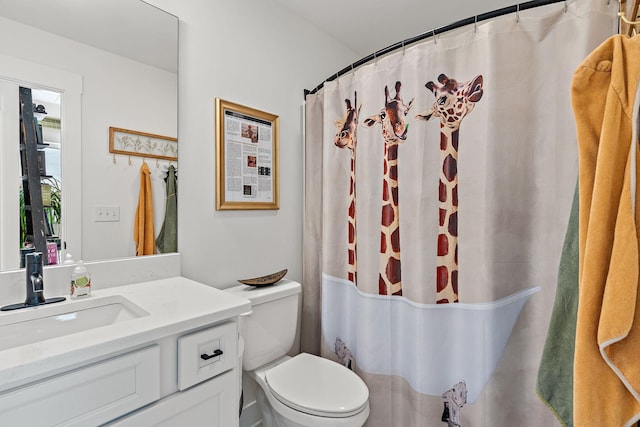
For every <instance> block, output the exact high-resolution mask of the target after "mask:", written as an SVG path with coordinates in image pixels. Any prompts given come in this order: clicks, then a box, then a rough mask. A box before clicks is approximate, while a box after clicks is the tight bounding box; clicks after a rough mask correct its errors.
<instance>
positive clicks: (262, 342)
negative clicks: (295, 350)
mask: <svg viewBox="0 0 640 427" xmlns="http://www.w3.org/2000/svg"><path fill="white" fill-rule="evenodd" d="M224 291H225V292H229V293H232V294H234V295H237V296H240V297H243V298H246V299H248V300H249V301H251V310H252V312H251V313H250V314H247V315H242V316H240V321H239V332H240V336H241V337H242V338H243V339H244V357H243V359H242V369H243V370H244V371H252V370H254V369H256V368H259V367H260V366H263V365H266V364H267V363H270V362H272V361H275V360H277V359H278V358H280V357H282V356H284V355H285V354H287V353H288V352H289V350H291V346H292V345H293V342H294V341H295V337H296V330H297V326H298V307H299V303H300V293H301V292H302V286H301V285H300V283H298V282H294V281H291V280H286V279H283V280H281V281H279V282H278V283H276V284H274V285H270V286H263V287H254V286H248V285H240V286H234V287H231V288H227V289H224Z"/></svg>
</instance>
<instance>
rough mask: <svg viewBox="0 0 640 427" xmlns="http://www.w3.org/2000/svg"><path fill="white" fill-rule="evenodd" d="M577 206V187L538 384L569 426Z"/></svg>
mask: <svg viewBox="0 0 640 427" xmlns="http://www.w3.org/2000/svg"><path fill="white" fill-rule="evenodd" d="M578 207H579V203H578V187H577V186H576V190H575V193H574V196H573V204H572V206H571V214H570V216H569V225H568V227H567V233H566V234H565V239H564V245H563V247H562V256H561V257H560V268H559V271H558V287H557V289H556V299H555V302H554V305H553V311H552V313H551V322H550V323H549V332H548V334H547V340H546V342H545V345H544V351H543V353H542V360H541V362H540V368H539V370H538V384H537V387H536V391H537V393H538V396H539V397H540V399H542V401H543V402H544V403H545V404H546V405H547V406H548V407H549V409H551V411H552V412H553V414H554V415H555V416H556V418H558V421H560V423H562V425H564V426H566V427H572V426H573V355H574V351H575V341H576V321H577V317H578V251H579V240H578V211H579V209H578Z"/></svg>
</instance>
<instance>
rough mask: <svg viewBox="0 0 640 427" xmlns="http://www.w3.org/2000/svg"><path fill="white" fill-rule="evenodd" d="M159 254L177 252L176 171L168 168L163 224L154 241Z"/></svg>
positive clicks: (170, 167) (171, 167)
mask: <svg viewBox="0 0 640 427" xmlns="http://www.w3.org/2000/svg"><path fill="white" fill-rule="evenodd" d="M156 246H157V247H158V251H159V252H160V253H163V254H166V253H169V252H178V182H177V176H176V169H175V168H174V167H173V165H171V166H169V171H168V173H167V201H166V205H165V211H164V222H163V223H162V228H161V229H160V234H158V238H157V239H156Z"/></svg>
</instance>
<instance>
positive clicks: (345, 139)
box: [333, 92, 362, 150]
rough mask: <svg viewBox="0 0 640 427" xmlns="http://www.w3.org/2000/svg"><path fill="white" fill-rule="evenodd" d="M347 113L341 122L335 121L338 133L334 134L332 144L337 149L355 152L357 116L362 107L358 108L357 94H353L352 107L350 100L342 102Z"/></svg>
mask: <svg viewBox="0 0 640 427" xmlns="http://www.w3.org/2000/svg"><path fill="white" fill-rule="evenodd" d="M344 102H345V104H346V106H347V111H346V112H345V113H344V117H343V118H342V120H336V121H335V125H336V128H338V132H337V133H336V137H335V139H334V140H333V142H334V143H335V144H336V146H338V147H339V148H345V147H346V148H349V149H350V150H355V148H356V142H357V135H356V133H357V131H358V115H359V114H360V108H362V105H360V106H358V92H354V93H353V103H354V106H353V107H352V106H351V100H349V98H347V99H345V100H344Z"/></svg>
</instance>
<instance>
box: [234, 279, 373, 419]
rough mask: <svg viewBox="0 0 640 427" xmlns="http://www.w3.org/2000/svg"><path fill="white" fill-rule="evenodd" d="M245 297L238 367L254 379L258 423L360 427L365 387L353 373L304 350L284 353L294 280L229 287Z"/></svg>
mask: <svg viewBox="0 0 640 427" xmlns="http://www.w3.org/2000/svg"><path fill="white" fill-rule="evenodd" d="M225 291H227V292H230V293H233V294H234V295H238V296H241V297H243V298H246V299H248V300H250V301H251V305H252V307H251V308H252V311H251V313H249V314H247V315H243V316H241V317H240V324H239V327H240V336H241V337H242V338H243V340H244V357H243V361H242V369H243V371H245V372H246V373H247V374H249V375H250V376H251V377H252V378H253V379H255V380H256V382H257V383H258V385H259V387H258V388H257V391H256V400H257V401H258V406H259V407H260V411H261V412H262V426H263V427H275V426H281V427H316V426H318V427H320V426H322V427H324V426H328V427H334V426H335V427H360V426H362V425H363V424H364V422H365V421H366V420H367V418H368V417H369V390H368V389H367V386H366V385H365V383H364V382H363V381H362V380H361V379H360V377H358V376H357V375H356V374H355V373H354V372H352V371H351V370H349V369H347V368H345V367H344V366H342V365H340V364H339V363H336V362H333V361H331V360H328V359H323V358H321V357H318V356H314V355H311V354H307V353H301V354H298V355H297V356H295V357H289V356H287V353H288V352H289V350H290V349H291V346H292V345H293V342H294V339H295V335H296V327H297V320H298V308H299V302H300V293H301V286H300V283H297V282H293V281H289V280H281V281H280V282H278V283H276V284H275V285H271V286H265V287H252V286H247V285H240V286H235V287H232V288H228V289H225Z"/></svg>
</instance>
